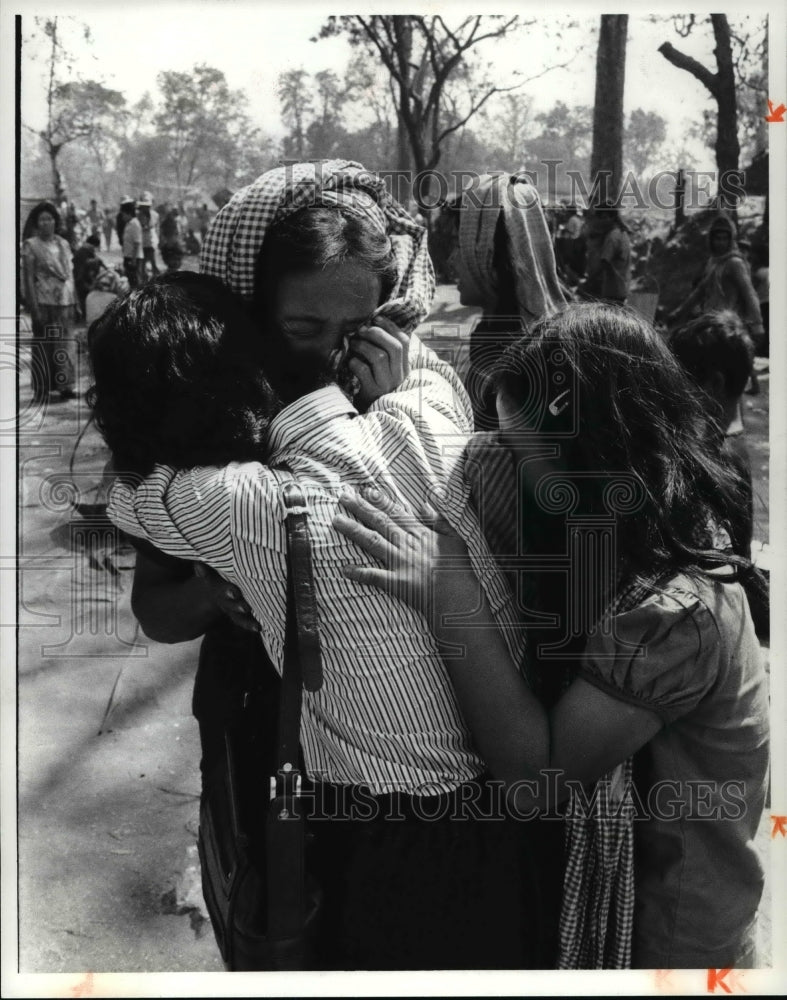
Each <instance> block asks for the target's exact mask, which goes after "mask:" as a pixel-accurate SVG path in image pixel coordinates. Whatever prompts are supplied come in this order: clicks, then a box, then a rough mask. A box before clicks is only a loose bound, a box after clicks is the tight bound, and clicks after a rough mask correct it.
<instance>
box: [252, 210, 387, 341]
mask: <svg viewBox="0 0 787 1000" xmlns="http://www.w3.org/2000/svg"><path fill="white" fill-rule="evenodd" d="M347 261H352V262H353V263H355V264H358V265H359V266H360V267H363V268H364V269H365V270H367V271H369V272H370V273H371V274H377V275H379V276H380V280H381V282H382V289H381V301H384V300H385V299H386V298H387V297H388V296H389V295H390V293H391V291H392V289H393V288H394V286H395V283H396V277H397V272H396V258H395V256H394V252H393V247H392V246H391V241H390V239H389V238H388V236H387V235H386V234H385V233H383V232H380V231H379V230H377V229H375V228H374V227H372V226H371V225H369V224H368V223H365V222H364V220H363V219H362V218H361V217H360V216H358V215H356V214H355V213H354V212H351V211H348V210H347V209H345V208H343V207H342V206H341V205H320V206H316V207H314V206H308V207H306V208H301V209H299V210H298V211H297V212H293V214H292V215H289V216H287V217H286V218H285V219H282V220H281V221H280V222H277V223H275V224H274V225H272V226H271V227H270V228H269V229H268V231H267V233H266V234H265V239H264V241H263V244H262V248H261V249H260V252H259V255H258V257H257V262H256V266H255V271H254V310H255V313H256V314H257V316H258V317H260V319H261V320H262V321H263V322H266V321H267V320H268V318H269V316H270V311H271V309H272V307H273V302H272V298H273V296H272V295H271V290H272V289H275V288H276V287H277V285H278V282H279V280H280V279H281V278H282V277H283V276H284V275H285V274H292V273H293V272H299V271H312V270H322V269H323V268H325V267H330V266H331V265H333V264H343V263H345V262H347Z"/></svg>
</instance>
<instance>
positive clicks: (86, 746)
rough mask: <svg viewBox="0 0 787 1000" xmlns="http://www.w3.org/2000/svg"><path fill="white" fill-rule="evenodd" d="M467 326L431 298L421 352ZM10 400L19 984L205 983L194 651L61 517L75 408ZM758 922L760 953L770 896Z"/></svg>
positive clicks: (85, 457) (760, 459)
mask: <svg viewBox="0 0 787 1000" xmlns="http://www.w3.org/2000/svg"><path fill="white" fill-rule="evenodd" d="M473 317H474V312H473V311H472V310H467V309H463V308H462V307H460V306H459V304H458V302H457V297H456V290H455V289H454V288H452V287H448V286H441V287H440V288H439V289H438V295H437V299H436V302H435V309H434V312H433V315H432V318H431V319H430V320H429V321H428V322H427V325H426V330H427V331H428V333H427V335H426V336H427V339H428V340H429V341H430V342H431V343H433V345H434V346H435V347H436V348H437V349H438V350H439V351H440V352H441V353H443V354H445V355H446V356H447V357H450V358H453V359H454V360H458V361H460V362H461V360H462V355H463V352H464V349H465V345H466V339H467V333H468V330H469V326H470V323H471V321H472V319H473ZM80 360H81V365H82V367H81V370H80V373H79V385H80V389H81V390H82V391H84V390H85V389H86V388H87V386H88V381H89V376H88V372H87V369H86V366H85V355H84V353H81V354H80ZM761 367H763V368H764V367H765V366H764V364H763V365H761ZM761 387H762V392H761V394H760V395H759V396H756V397H747V398H746V411H745V420H746V425H747V434H748V435H749V441H750V446H751V448H752V454H753V458H754V462H753V464H754V471H755V497H756V501H755V506H756V511H755V516H756V525H757V526H756V538H757V540H758V542H759V543H760V544H761V546H762V553H761V559H762V560H763V561H766V560H767V542H768V437H767V428H768V398H769V394H768V375H767V374H765V373H764V374H763V376H762V377H761ZM19 392H20V427H19V432H20V449H19V461H20V483H19V490H20V507H19V552H18V565H19V574H18V582H19V601H20V628H19V633H18V634H19V663H18V718H19V730H18V804H19V827H18V829H19V841H18V851H19V867H18V871H19V922H18V931H19V942H18V944H19V948H18V954H19V970H20V971H22V972H69V973H76V972H86V971H91V972H95V973H99V972H110V971H114V972H132V971H140V972H142V971H147V972H154V971H155V972H178V971H192V972H203V971H220V970H221V968H222V965H221V961H220V958H219V955H218V952H217V949H216V946H215V944H214V941H213V935H212V932H211V929H210V926H209V924H208V922H207V921H206V919H205V911H204V906H203V903H202V899H201V895H200V890H199V878H198V863H197V857H196V849H195V846H194V844H195V837H196V829H197V809H198V794H199V774H198V760H199V750H198V738H197V729H196V723H195V722H194V720H193V719H192V717H191V711H190V698H191V686H192V681H193V676H194V669H195V664H196V656H197V645H198V644H197V643H196V642H195V643H185V644H181V645H176V646H166V645H160V644H156V643H151V642H149V641H148V640H146V639H145V638H144V637H143V636H142V635H141V634H140V632H139V630H138V628H137V626H136V623H135V621H134V618H133V616H132V614H131V610H130V606H129V597H130V584H131V575H132V570H133V563H134V556H133V552H132V551H131V550H129V549H128V548H124V547H122V546H120V545H118V542H117V538H116V537H115V534H114V532H113V531H111V530H109V529H108V528H107V525H106V524H105V523H104V522H103V521H102V519H100V518H97V517H94V516H92V514H91V511H90V508H89V507H87V508H86V509H85V516H82V515H80V514H79V513H77V512H75V510H74V500H75V498H76V496H77V494H76V492H75V490H74V488H73V487H72V486H71V485H69V484H70V483H75V484H76V487H77V488H78V493H79V496H78V499H79V502H81V503H83V504H88V505H89V504H91V503H95V502H96V500H97V499H98V494H97V489H96V485H97V483H98V480H99V478H100V475H101V470H102V468H103V464H104V462H105V460H106V457H107V456H106V453H105V450H104V447H103V444H102V442H101V441H100V438H99V437H98V435H97V434H96V432H95V429H94V428H92V427H91V428H89V429H88V430H87V431H85V430H84V429H85V426H86V423H87V418H88V411H87V408H86V405H85V404H84V401H83V400H81V399H80V400H76V401H69V402H57V403H51V404H49V405H48V406H47V407H46V408H43V409H37V408H36V407H34V406H33V404H32V403H31V393H30V387H29V371H28V370H27V369H26V368H25V353H24V351H23V356H22V374H21V378H20V387H19ZM83 431H84V433H83ZM80 435H82V436H81V437H80ZM768 843H769V840H768V829H767V824H766V825H764V826H763V830H762V833H761V847H762V849H763V850H765V849H766V847H767V844H768ZM763 911H764V917H765V919H764V921H763V930H764V932H765V937H766V946H767V937H768V935H769V927H770V920H769V913H770V895H768V896H767V898H766V900H765V902H764V905H763ZM6 930H7V929H6ZM75 995H76V994H75Z"/></svg>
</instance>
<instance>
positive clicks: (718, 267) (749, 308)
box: [667, 213, 764, 344]
mask: <svg viewBox="0 0 787 1000" xmlns="http://www.w3.org/2000/svg"><path fill="white" fill-rule="evenodd" d="M737 235H738V231H737V228H736V226H735V223H734V222H733V221H732V219H730V218H729V217H728V216H726V215H724V214H721V213H720V214H719V215H717V216H716V218H715V219H714V220H713V222H712V223H711V227H710V230H709V231H708V244H709V247H710V257H709V258H708V262H707V264H706V265H705V271H704V273H703V275H702V277H701V278H700V280H699V282H698V284H697V285H696V286H695V287H694V289H693V290H692V292H691V294H690V295H689V296H688V298H687V299H685V300H684V302H683V303H682V304H681V305H679V306H678V307H677V308H676V309H673V311H672V312H671V313H670V314H669V316H668V317H667V319H668V320H669V321H670V322H675V321H677V320H678V319H680V318H681V317H682V316H684V315H686V314H687V313H689V312H691V311H692V310H693V309H694V307H695V306H699V310H698V311H699V312H701V313H706V312H722V311H723V310H725V309H731V310H732V311H733V312H734V313H736V314H737V315H738V316H739V317H740V319H741V321H742V322H743V324H744V326H745V327H746V329H747V332H748V334H749V336H750V337H751V338H752V340H753V341H754V343H755V344H757V343H758V342H759V341H760V340H761V339H762V336H763V333H764V330H763V325H762V315H761V313H760V303H759V299H758V298H757V293H756V292H755V291H754V286H753V285H752V280H751V274H750V272H749V267H748V264H747V263H746V260H745V258H744V256H743V253H742V252H741V250H740V249H739V247H738V243H737Z"/></svg>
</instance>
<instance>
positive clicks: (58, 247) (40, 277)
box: [22, 234, 76, 306]
mask: <svg viewBox="0 0 787 1000" xmlns="http://www.w3.org/2000/svg"><path fill="white" fill-rule="evenodd" d="M22 255H23V258H24V262H25V269H26V270H27V273H28V274H29V275H30V278H31V280H32V281H33V283H34V287H35V293H36V299H37V301H38V302H39V303H40V304H41V305H49V306H71V305H73V304H74V303H75V302H76V295H75V292H74V274H73V262H72V256H71V248H70V247H69V245H68V243H67V242H66V240H64V239H63V237H62V236H58V235H57V234H55V235H54V236H53V237H52V239H50V240H42V239H41V238H40V237H39V236H32V237H31V238H30V239H28V240H25V242H24V245H23V247H22Z"/></svg>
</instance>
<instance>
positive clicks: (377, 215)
mask: <svg viewBox="0 0 787 1000" xmlns="http://www.w3.org/2000/svg"><path fill="white" fill-rule="evenodd" d="M324 205H340V206H341V207H342V208H343V209H345V210H346V211H348V212H351V213H352V214H353V215H356V216H358V217H360V218H363V219H364V220H366V222H367V223H368V224H369V225H370V226H372V227H373V228H375V229H377V230H379V231H380V232H382V233H386V234H387V235H388V238H389V239H390V241H391V246H392V248H393V252H394V256H395V259H396V272H397V281H396V285H395V286H394V289H393V291H392V292H391V294H390V296H389V298H388V300H387V301H386V302H385V303H383V305H381V306H380V308H379V309H378V311H377V315H383V316H388V317H389V318H390V319H391V320H392V321H393V322H394V323H396V325H397V326H398V327H400V329H402V330H404V331H405V332H407V333H410V332H411V331H412V330H414V329H415V327H416V326H417V325H418V324H419V323H420V322H421V321H422V320H423V319H424V318H425V317H426V315H427V314H428V312H429V309H430V307H431V304H432V296H433V295H434V285H435V279H434V270H433V268H432V261H431V259H430V257H429V251H428V248H427V242H426V230H425V229H424V228H423V227H422V226H419V225H418V223H417V222H415V221H414V220H413V219H411V218H410V216H409V215H408V214H407V212H406V211H405V210H404V209H403V208H402V206H401V205H400V204H399V203H398V202H396V201H394V199H393V198H392V197H391V195H390V194H389V193H388V189H387V188H386V186H385V181H383V180H382V179H381V178H380V177H378V176H377V175H376V174H372V173H370V172H369V171H367V170H365V169H364V168H363V167H362V166H361V164H360V163H353V162H352V161H350V160H326V161H318V162H309V163H294V164H288V165H286V166H282V167H276V168H275V169H273V170H269V171H267V172H266V173H264V174H262V176H261V177H258V178H257V180H256V181H254V182H253V183H252V184H249V185H248V187H245V188H242V189H241V190H240V191H238V192H237V194H235V195H234V196H233V197H232V198H231V199H230V201H229V202H228V203H227V204H226V205H225V206H224V207H223V208H222V209H221V211H220V212H219V213H218V215H217V216H216V217H215V218H214V219H213V221H212V223H211V226H210V228H209V229H208V233H207V235H206V237H205V242H204V243H203V246H202V253H201V255H200V270H201V271H202V272H203V273H205V274H212V275H214V276H215V277H217V278H220V279H221V281H223V282H224V284H225V285H228V286H229V287H230V288H231V289H232V290H233V291H234V292H235V293H236V294H238V295H240V296H241V298H244V299H246V300H250V299H251V298H252V297H253V294H254V267H255V263H256V261H257V256H258V254H259V252H260V248H261V247H262V243H263V240H264V238H265V234H266V232H267V231H268V229H269V227H270V226H274V225H276V223H277V222H280V221H281V220H282V219H285V218H287V216H288V215H292V214H293V213H294V212H297V211H298V210H299V209H301V208H305V207H307V206H324Z"/></svg>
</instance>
